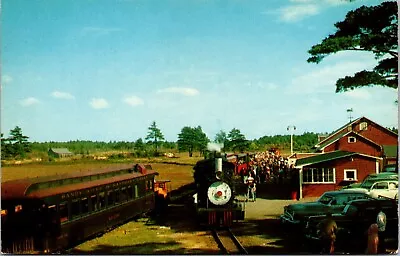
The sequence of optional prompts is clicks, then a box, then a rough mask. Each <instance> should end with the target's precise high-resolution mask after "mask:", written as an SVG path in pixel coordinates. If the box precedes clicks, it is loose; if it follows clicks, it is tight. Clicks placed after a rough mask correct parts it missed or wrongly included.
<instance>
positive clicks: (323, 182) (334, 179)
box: [303, 168, 336, 184]
mask: <svg viewBox="0 0 400 256" xmlns="http://www.w3.org/2000/svg"><path fill="white" fill-rule="evenodd" d="M313 169H318V168H310V169H307V170H303V175H304V171H307V172H309V171H311V179H312V180H314V174H313V172H312V170H313ZM321 169H322V177H324V171H323V170H324V169H325V168H321ZM332 172H333V173H332V174H333V181H322V182H321V181H304V179H303V184H336V169H335V168H332Z"/></svg>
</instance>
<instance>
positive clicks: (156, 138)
mask: <svg viewBox="0 0 400 256" xmlns="http://www.w3.org/2000/svg"><path fill="white" fill-rule="evenodd" d="M148 129H149V132H148V133H147V136H146V138H145V139H146V141H147V142H152V143H153V145H154V147H155V149H156V152H157V151H158V146H159V144H160V142H161V141H163V140H164V135H163V134H162V132H161V130H160V129H159V128H158V127H157V124H156V122H155V121H153V122H152V123H151V125H150V127H149V128H148Z"/></svg>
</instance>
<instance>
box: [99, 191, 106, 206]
mask: <svg viewBox="0 0 400 256" xmlns="http://www.w3.org/2000/svg"><path fill="white" fill-rule="evenodd" d="M105 206H106V195H105V192H100V193H99V210H101V209H103V208H104V207H105Z"/></svg>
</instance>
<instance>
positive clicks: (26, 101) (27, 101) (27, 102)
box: [20, 97, 40, 107]
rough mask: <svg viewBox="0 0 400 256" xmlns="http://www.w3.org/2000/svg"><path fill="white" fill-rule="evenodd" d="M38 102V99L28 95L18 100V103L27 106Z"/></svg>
mask: <svg viewBox="0 0 400 256" xmlns="http://www.w3.org/2000/svg"><path fill="white" fill-rule="evenodd" d="M39 103H40V101H39V100H38V99H36V98H34V97H29V98H26V99H23V100H21V101H20V104H21V105H22V106H24V107H29V106H32V105H35V104H39Z"/></svg>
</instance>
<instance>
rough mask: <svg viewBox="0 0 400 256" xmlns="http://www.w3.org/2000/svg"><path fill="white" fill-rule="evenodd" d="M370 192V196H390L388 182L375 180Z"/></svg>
mask: <svg viewBox="0 0 400 256" xmlns="http://www.w3.org/2000/svg"><path fill="white" fill-rule="evenodd" d="M370 193H371V196H372V197H375V198H377V197H379V196H384V197H390V194H389V184H388V182H387V181H378V182H376V183H375V184H374V185H372V187H371V190H370Z"/></svg>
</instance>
